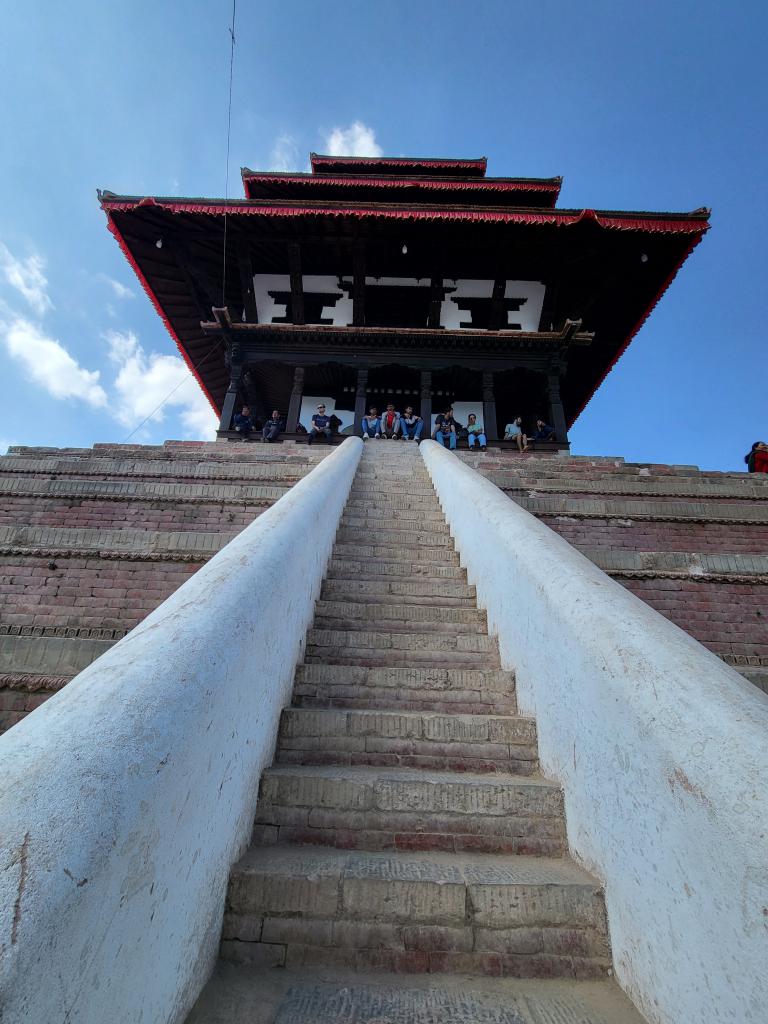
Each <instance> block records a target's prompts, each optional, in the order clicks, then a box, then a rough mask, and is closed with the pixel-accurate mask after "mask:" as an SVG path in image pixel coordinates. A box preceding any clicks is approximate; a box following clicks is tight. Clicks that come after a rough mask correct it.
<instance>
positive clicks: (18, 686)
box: [0, 442, 327, 732]
mask: <svg viewBox="0 0 768 1024" xmlns="http://www.w3.org/2000/svg"><path fill="white" fill-rule="evenodd" d="M326 453H327V449H326V448H324V447H315V448H312V449H310V448H307V447H306V446H297V445H295V444H291V443H286V444H283V445H276V446H269V447H267V446H262V445H257V444H253V445H242V444H221V443H219V444H205V443H188V444H178V443H170V442H169V443H167V444H166V445H163V446H158V447H155V446H151V447H150V446H136V445H95V446H94V447H93V448H92V449H89V448H83V449H55V448H13V449H11V452H10V453H9V455H7V456H5V457H3V458H0V732H1V731H3V730H4V729H7V728H9V727H10V726H11V725H13V724H15V723H16V722H17V721H19V720H20V719H21V718H23V716H24V715H25V714H27V713H28V712H29V711H31V710H33V709H34V708H35V707H37V706H38V705H39V704H40V703H42V702H43V701H44V700H47V699H48V697H50V696H51V695H52V694H53V693H55V692H56V691H57V690H59V689H61V687H62V686H64V685H66V683H67V682H68V680H69V679H71V678H72V677H73V676H74V675H76V674H77V672H79V671H80V670H81V669H82V668H84V667H85V666H86V665H87V664H89V663H90V661H92V660H93V659H94V658H96V657H98V655H99V654H101V653H102V652H103V651H104V650H105V649H107V648H108V647H109V646H110V644H112V643H114V642H116V641H117V640H119V639H120V638H121V637H122V636H124V635H125V634H126V633H127V632H128V631H129V630H130V629H132V628H133V627H134V626H135V625H137V624H138V623H139V622H140V621H141V620H142V619H143V618H144V617H145V616H146V615H148V614H149V612H151V611H152V610H153V609H154V608H156V607H157V605H158V604H160V603H161V602H162V601H164V600H165V598H167V597H168V596H169V595H170V594H172V593H173V591H174V590H176V588H177V587H179V586H180V585H181V584H182V583H183V582H184V581H185V580H186V579H188V578H189V576H190V575H191V574H192V573H194V572H195V571H196V570H197V569H198V568H199V567H200V566H201V565H202V564H203V563H204V561H205V560H207V559H208V558H210V557H211V556H212V555H213V554H215V552H216V551H218V550H219V548H221V547H222V546H223V545H224V544H226V543H227V541H228V540H230V539H231V537H233V536H234V535H235V534H236V533H238V532H239V531H240V530H241V529H243V528H244V527H245V526H247V525H248V524H249V523H250V522H252V520H253V519H254V518H255V517H256V516H258V515H260V514H261V513H262V512H263V511H264V510H265V509H267V508H269V507H270V506H271V505H272V504H273V503H274V502H275V501H276V500H277V499H278V498H279V497H280V496H281V495H282V494H285V493H286V492H287V491H288V490H289V489H290V488H291V487H292V486H293V485H294V484H295V483H296V482H297V481H298V480H300V479H301V478H302V477H303V476H304V475H305V474H306V473H307V472H308V471H309V470H310V469H311V468H312V467H313V466H315V465H316V464H317V463H318V462H319V461H320V460H321V459H322V458H324V456H325V454H326Z"/></svg>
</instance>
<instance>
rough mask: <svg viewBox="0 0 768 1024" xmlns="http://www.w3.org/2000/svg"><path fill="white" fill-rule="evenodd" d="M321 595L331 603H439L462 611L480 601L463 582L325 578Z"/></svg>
mask: <svg viewBox="0 0 768 1024" xmlns="http://www.w3.org/2000/svg"><path fill="white" fill-rule="evenodd" d="M320 596H321V597H322V598H326V599H328V600H339V599H340V600H343V601H356V600H358V599H359V600H360V601H368V602H379V601H381V602H384V603H387V604H389V603H391V602H393V601H394V602H397V603H400V602H402V603H406V604H425V605H426V604H439V605H441V606H449V605H450V606H455V607H462V608H476V607H477V604H476V601H477V598H476V596H475V588H474V586H470V585H469V584H468V583H462V582H461V581H460V580H446V579H438V580H430V579H418V580H397V579H393V580H390V581H386V582H384V581H376V580H361V579H359V577H356V576H355V577H350V578H347V579H344V578H339V579H333V578H331V579H325V580H324V581H323V586H322V589H321V591H320Z"/></svg>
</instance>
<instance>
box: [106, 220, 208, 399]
mask: <svg viewBox="0 0 768 1024" xmlns="http://www.w3.org/2000/svg"><path fill="white" fill-rule="evenodd" d="M153 202H154V200H153ZM138 205H140V206H141V205H144V206H146V205H148V204H147V202H146V200H142V202H141V203H139V204H138ZM157 205H161V204H157ZM102 206H104V204H103V203H102ZM105 212H106V214H107V227H108V228H109V230H110V231H111V232H112V234H113V235H114V236H115V238H116V239H117V244H118V245H119V246H120V248H121V249H122V250H123V255H124V256H125V258H126V259H127V260H128V262H129V263H130V265H131V266H132V267H133V271H134V273H135V274H136V277H138V279H139V283H140V284H141V287H142V288H143V289H144V291H145V292H146V293H147V296H148V298H149V301H150V302H151V303H152V305H153V306H154V307H155V312H156V313H157V315H158V316H159V317H160V319H161V320H162V321H163V323H164V324H165V327H166V330H167V331H168V333H169V334H170V336H171V337H172V338H173V340H174V341H175V342H176V347H177V348H178V350H179V352H180V353H181V356H182V359H183V360H184V362H185V363H186V364H187V366H188V367H189V370H190V372H191V373H192V376H193V377H194V378H195V380H196V381H197V383H198V384H199V385H200V387H201V388H202V390H203V394H204V395H205V397H206V398H207V399H208V401H209V402H210V403H211V407H212V409H213V411H214V412H215V413H216V415H217V416H221V409H220V408H219V406H218V405H217V404H216V402H215V401H214V400H213V398H212V397H211V393H210V391H209V390H208V388H207V387H206V386H205V384H204V383H203V380H202V378H201V377H200V374H199V373H198V372H197V370H196V369H195V365H194V363H193V362H192V360H191V359H190V357H189V355H188V354H187V350H186V349H185V348H184V346H183V344H182V343H181V340H180V339H179V336H178V335H177V334H176V331H175V330H174V329H173V326H172V324H171V321H170V320H169V319H168V317H167V316H166V315H165V310H164V309H163V307H162V306H161V305H160V301H159V299H158V298H157V296H156V295H155V293H154V292H153V291H152V288H151V287H150V284H149V282H148V281H147V279H146V277H145V276H144V274H143V273H142V271H141V267H140V266H139V264H138V263H137V262H136V260H135V259H134V256H133V253H132V252H131V250H130V249H129V248H128V243H127V242H126V241H125V239H124V238H123V236H122V234H121V232H120V228H119V227H118V226H117V224H115V222H114V220H113V219H112V215H111V213H109V211H108V210H105Z"/></svg>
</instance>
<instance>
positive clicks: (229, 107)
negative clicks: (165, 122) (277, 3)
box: [221, 0, 237, 306]
mask: <svg viewBox="0 0 768 1024" xmlns="http://www.w3.org/2000/svg"><path fill="white" fill-rule="evenodd" d="M236 13H237V0H232V25H231V27H230V29H229V36H230V40H231V42H230V48H229V101H228V103H227V168H226V173H225V176H224V198H225V199H229V142H230V138H231V135H232V78H233V76H234V69H235V15H236ZM226 291H227V214H226V212H225V213H224V252H223V255H222V268H221V305H222V306H226V304H227V299H226Z"/></svg>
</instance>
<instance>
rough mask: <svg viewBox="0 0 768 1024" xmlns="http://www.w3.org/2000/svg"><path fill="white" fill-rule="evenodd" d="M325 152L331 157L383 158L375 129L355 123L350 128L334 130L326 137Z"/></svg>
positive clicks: (358, 122)
mask: <svg viewBox="0 0 768 1024" xmlns="http://www.w3.org/2000/svg"><path fill="white" fill-rule="evenodd" d="M325 152H326V153H327V154H328V155H329V156H381V154H382V149H381V146H379V145H378V143H377V142H376V132H375V131H374V130H373V128H369V127H368V125H365V124H363V122H362V121H354V122H353V123H352V124H351V125H350V126H349V128H334V129H333V130H332V131H331V132H329V133H328V135H326V136H325Z"/></svg>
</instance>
